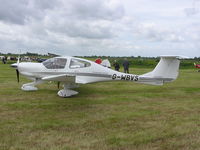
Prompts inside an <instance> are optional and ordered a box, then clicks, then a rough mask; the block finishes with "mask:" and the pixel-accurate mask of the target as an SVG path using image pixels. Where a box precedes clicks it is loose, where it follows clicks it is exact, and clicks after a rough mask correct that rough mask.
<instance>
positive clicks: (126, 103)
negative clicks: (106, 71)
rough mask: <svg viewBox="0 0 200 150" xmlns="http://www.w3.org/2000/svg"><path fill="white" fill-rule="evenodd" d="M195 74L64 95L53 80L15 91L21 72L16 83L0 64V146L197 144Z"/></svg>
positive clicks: (199, 87) (172, 148) (173, 148)
mask: <svg viewBox="0 0 200 150" xmlns="http://www.w3.org/2000/svg"><path fill="white" fill-rule="evenodd" d="M150 70H151V68H143V69H139V68H132V69H131V73H138V74H140V73H144V72H148V71H150ZM199 77H200V73H198V72H197V71H196V70H194V69H182V70H180V76H179V78H178V79H177V80H176V81H175V82H173V83H168V84H165V85H164V86H150V85H142V84H137V83H131V82H106V83H95V84H87V85H82V86H80V87H79V88H77V89H76V90H77V91H78V92H79V95H77V96H74V97H71V98H66V99H64V98H60V97H58V96H57V95H56V93H57V86H56V84H55V83H45V84H43V85H39V86H38V87H39V89H40V90H39V91H36V92H24V91H21V90H20V87H21V85H22V84H23V83H26V82H27V81H28V80H27V79H25V78H23V77H21V82H20V83H19V84H18V83H17V82H16V75H15V70H13V69H12V68H10V67H9V66H8V65H2V64H0V149H2V150H4V149H5V150H7V149H20V150H21V149H22V150H23V149H24V150H25V149H31V150H38V149H48V150H60V149H63V150H67V149H69V150H71V149H72V150H79V149H82V150H88V149H92V150H93V149H97V150H112V149H113V150H124V149H127V150H134V149H137V150H146V149H147V150H157V149H158V150H160V149H165V150H182V149H184V150H185V149H187V150H194V149H200V117H199V116H200V99H199V97H200V80H199V79H200V78H199Z"/></svg>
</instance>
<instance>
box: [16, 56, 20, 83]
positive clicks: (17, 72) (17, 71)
mask: <svg viewBox="0 0 200 150" xmlns="http://www.w3.org/2000/svg"><path fill="white" fill-rule="evenodd" d="M19 60H20V56H18V58H17V66H16V74H17V82H18V83H19V70H18V66H19Z"/></svg>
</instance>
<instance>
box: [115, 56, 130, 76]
mask: <svg viewBox="0 0 200 150" xmlns="http://www.w3.org/2000/svg"><path fill="white" fill-rule="evenodd" d="M122 65H123V68H124V73H129V65H130V63H129V61H128V60H127V58H125V59H124V62H123V64H122ZM113 66H114V67H115V70H116V71H119V69H120V65H119V63H118V62H117V60H115V61H114V64H113Z"/></svg>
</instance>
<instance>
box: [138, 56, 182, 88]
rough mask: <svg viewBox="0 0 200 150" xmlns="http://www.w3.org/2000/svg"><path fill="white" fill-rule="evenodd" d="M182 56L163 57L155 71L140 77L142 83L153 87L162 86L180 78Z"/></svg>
mask: <svg viewBox="0 0 200 150" xmlns="http://www.w3.org/2000/svg"><path fill="white" fill-rule="evenodd" d="M181 58H184V57H180V56H161V59H160V61H159V63H158V64H157V66H156V67H155V68H154V70H153V71H151V72H149V73H146V74H143V75H141V76H140V82H141V83H146V84H153V85H162V84H163V83H164V82H171V81H173V80H175V79H176V78H177V77H178V74H179V65H180V60H179V59H181Z"/></svg>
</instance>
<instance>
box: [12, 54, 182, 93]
mask: <svg viewBox="0 0 200 150" xmlns="http://www.w3.org/2000/svg"><path fill="white" fill-rule="evenodd" d="M160 57H161V59H160V61H159V63H158V64H157V66H156V67H155V69H154V70H153V71H151V72H148V73H146V74H142V75H136V74H126V73H122V72H118V71H115V70H112V69H110V68H107V67H104V66H102V65H100V64H97V63H95V62H92V61H89V60H86V59H81V58H76V57H70V56H66V57H54V58H50V59H48V60H46V61H44V62H42V63H32V62H19V59H18V61H17V63H15V64H12V65H11V67H14V68H16V72H17V79H18V82H19V73H20V74H22V75H24V76H26V77H27V78H29V79H31V80H33V82H32V83H27V84H24V85H22V87H21V89H22V90H24V91H35V90H38V88H37V87H35V86H36V85H37V84H41V83H43V82H45V81H57V82H58V83H60V82H62V83H63V85H64V86H63V87H64V89H62V90H60V91H58V95H59V96H60V97H70V96H72V95H76V94H78V92H76V91H74V90H71V89H73V88H76V87H78V85H79V84H86V83H94V82H102V81H134V82H137V83H144V84H151V85H163V83H165V82H172V81H174V80H175V79H176V78H177V77H178V72H179V64H180V60H179V59H181V58H184V57H181V56H160Z"/></svg>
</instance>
